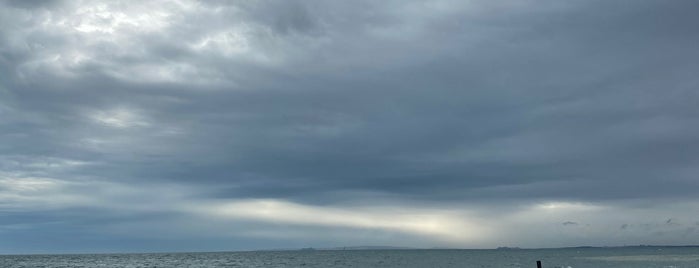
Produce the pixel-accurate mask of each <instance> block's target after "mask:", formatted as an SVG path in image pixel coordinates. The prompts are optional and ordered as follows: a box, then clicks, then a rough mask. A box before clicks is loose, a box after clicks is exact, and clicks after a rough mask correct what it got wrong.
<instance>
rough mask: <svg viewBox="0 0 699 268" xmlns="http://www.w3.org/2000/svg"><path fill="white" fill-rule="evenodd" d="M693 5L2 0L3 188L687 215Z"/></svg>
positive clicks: (694, 147)
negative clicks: (656, 210) (569, 205)
mask: <svg viewBox="0 0 699 268" xmlns="http://www.w3.org/2000/svg"><path fill="white" fill-rule="evenodd" d="M149 5H150V6H149ZM696 8H697V4H696V2H694V1H674V2H672V3H671V4H670V3H666V2H661V1H614V2H609V1H584V2H583V1H568V2H560V1H549V2H547V1H545V2H540V1H537V2H526V1H525V2H518V3H508V2H500V3H493V2H486V1H482V2H475V3H464V2H461V1H415V2H410V3H405V2H403V1H382V2H375V1H353V2H351V3H349V2H336V1H323V2H309V1H258V2H229V1H200V2H187V1H183V2H170V3H156V2H147V3H145V4H142V5H138V4H133V3H132V4H125V3H119V2H112V3H98V2H85V3H82V2H70V1H6V2H4V6H3V7H2V12H1V13H0V15H2V16H1V17H0V23H1V24H0V25H2V26H1V27H0V63H2V64H1V65H0V71H1V72H0V78H1V79H2V82H1V84H0V133H1V134H0V140H1V141H2V143H0V160H1V162H0V172H2V173H0V175H2V176H3V177H7V178H30V177H31V178H50V179H56V180H59V181H68V182H78V183H83V182H85V181H92V180H96V181H102V182H114V183H117V182H118V183H124V184H126V185H130V186H134V187H136V188H138V187H139V185H143V184H144V183H146V182H148V183H174V184H178V185H187V187H192V188H195V189H200V188H206V189H208V190H206V191H204V190H201V191H196V192H193V193H191V194H189V195H186V194H185V195H183V196H187V198H190V197H191V196H199V197H204V198H208V197H213V198H219V199H231V198H233V199H235V198H275V199H281V200H291V201H294V202H299V203H303V204H333V203H344V204H347V203H354V202H361V200H360V199H359V198H357V197H358V196H363V195H364V194H370V195H371V196H374V197H379V198H380V197H383V198H386V199H395V200H410V201H421V202H426V203H430V202H434V203H439V204H442V203H459V202H462V201H468V202H469V203H472V204H479V203H498V202H504V203H507V202H523V203H528V202H538V201H541V200H568V201H582V202H593V203H595V202H606V201H613V202H624V200H635V199H652V200H655V199H657V200H664V199H682V200H690V201H691V200H693V198H694V196H695V193H694V190H693V189H696V187H697V186H699V185H698V182H697V180H696V179H695V178H694V176H695V174H696V171H697V164H699V163H698V161H699V159H697V157H696V156H697V155H698V153H699V140H698V139H697V137H699V127H697V126H698V125H697V124H695V121H696V119H697V118H698V116H699V109H696V105H697V103H698V102H697V101H698V100H699V96H698V94H699V93H697V91H696V87H697V85H699V79H697V78H696V70H698V69H699V68H698V67H699V66H698V65H699V53H697V52H696V49H694V46H695V44H696V43H697V42H698V41H699V40H698V39H699V33H697V30H696V27H694V25H698V24H699V21H698V20H699V19H697V17H696V16H694V14H693V13H692V11H693V10H696ZM153 10H157V11H161V13H163V14H166V15H162V14H159V13H157V12H151V11H153ZM8 185H9V184H8ZM0 186H1V185H0ZM8 187H9V186H8ZM66 187H68V186H66ZM70 187H73V186H70ZM15 188H17V187H15ZM15 188H12V189H15ZM88 188H89V187H88ZM17 189H19V188H17ZM22 189H24V188H22ZM71 189H72V188H71ZM90 189H91V188H90ZM0 191H2V189H0ZM8 191H9V190H8ZM17 191H19V190H17ZM76 191H77V190H76ZM22 194H27V193H25V192H22ZM0 197H1V196H0ZM620 200H621V201H620ZM0 202H9V201H2V200H0ZM37 202H38V201H37ZM406 202H407V201H406ZM0 204H2V203H0ZM670 216H673V217H676V216H674V215H670ZM23 217H25V216H21V217H13V218H14V219H20V218H23ZM26 217H34V216H32V215H28V216H26ZM565 220H566V219H560V221H558V222H563V225H574V224H573V222H570V221H565ZM566 223H570V224H566ZM3 224H4V223H3ZM615 226H619V225H615ZM624 226H631V224H630V223H629V224H628V225H627V224H624V225H622V227H621V229H624V230H626V229H627V228H626V227H624Z"/></svg>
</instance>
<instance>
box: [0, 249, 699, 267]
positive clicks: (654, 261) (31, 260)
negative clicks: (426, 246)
mask: <svg viewBox="0 0 699 268" xmlns="http://www.w3.org/2000/svg"><path fill="white" fill-rule="evenodd" d="M536 260H541V261H542V262H543V264H544V265H543V266H544V267H545V268H548V267H566V268H567V267H572V268H580V267H615V268H621V267H629V268H631V267H633V268H641V267H661V268H671V267H672V268H676V267H699V247H684V248H665V247H647V248H606V249H605V248H585V249H537V250H358V251H349V250H348V251H260V252H221V253H158V254H89V255H4V256H2V255H0V267H3V268H4V267H8V268H10V267H13V268H14V267H26V268H28V267H134V268H135V267H360V268H361V267H430V268H432V267H536Z"/></svg>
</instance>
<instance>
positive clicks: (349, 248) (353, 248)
mask: <svg viewBox="0 0 699 268" xmlns="http://www.w3.org/2000/svg"><path fill="white" fill-rule="evenodd" d="M621 248H629V249H633V248H699V245H674V246H666V245H634V246H573V247H557V248H519V247H498V248H437V247H434V248H411V247H395V246H347V247H328V248H314V247H306V248H288V249H285V248H281V249H254V250H221V251H174V252H166V251H162V252H74V253H0V256H31V255H126V254H206V253H210V254H220V253H245V252H287V251H289V252H304V251H306V252H314V251H343V250H346V251H363V250H367V251H369V250H483V251H490V250H503V251H505V250H565V249H621Z"/></svg>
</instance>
